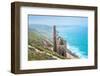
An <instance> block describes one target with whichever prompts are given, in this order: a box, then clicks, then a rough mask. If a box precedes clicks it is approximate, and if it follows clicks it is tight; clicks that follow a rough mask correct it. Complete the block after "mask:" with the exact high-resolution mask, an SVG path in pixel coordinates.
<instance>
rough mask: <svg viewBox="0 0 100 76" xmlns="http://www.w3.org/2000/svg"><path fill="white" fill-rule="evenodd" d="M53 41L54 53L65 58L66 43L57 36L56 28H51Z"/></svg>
mask: <svg viewBox="0 0 100 76" xmlns="http://www.w3.org/2000/svg"><path fill="white" fill-rule="evenodd" d="M53 40H54V49H53V50H54V51H55V52H57V53H58V54H59V55H61V56H64V57H66V41H65V40H64V39H63V38H62V37H60V36H57V32H56V26H53Z"/></svg>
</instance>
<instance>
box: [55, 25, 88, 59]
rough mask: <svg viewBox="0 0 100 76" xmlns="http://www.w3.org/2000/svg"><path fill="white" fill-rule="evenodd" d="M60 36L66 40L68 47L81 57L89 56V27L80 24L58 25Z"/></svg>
mask: <svg viewBox="0 0 100 76" xmlns="http://www.w3.org/2000/svg"><path fill="white" fill-rule="evenodd" d="M56 30H57V33H58V35H59V36H61V37H62V38H63V39H64V40H66V43H67V45H66V47H67V48H68V49H69V50H71V52H72V53H74V54H76V55H78V56H79V57H80V58H88V27H87V26H84V25H83V26H79V25H69V26H68V25H67V26H65V25H64V26H63V25H62V26H56Z"/></svg>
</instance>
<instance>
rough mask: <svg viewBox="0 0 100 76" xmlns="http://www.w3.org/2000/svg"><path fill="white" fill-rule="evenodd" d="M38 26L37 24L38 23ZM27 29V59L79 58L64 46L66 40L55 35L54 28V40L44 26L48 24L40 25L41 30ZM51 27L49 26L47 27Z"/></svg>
mask: <svg viewBox="0 0 100 76" xmlns="http://www.w3.org/2000/svg"><path fill="white" fill-rule="evenodd" d="M38 26H39V25H38ZM33 28H34V29H32V28H31V29H29V32H28V60H29V61H31V60H58V59H73V58H79V57H78V56H77V55H75V54H73V53H72V52H71V51H70V50H69V49H68V48H67V47H66V46H67V42H66V41H65V40H64V39H63V38H62V37H60V36H57V35H56V34H55V33H56V28H55V30H54V32H53V33H54V34H53V35H54V40H55V41H53V40H52V39H51V38H50V37H48V36H50V34H51V31H50V30H49V34H48V32H47V31H46V30H44V28H49V27H48V26H42V28H41V30H37V27H33ZM49 29H51V28H49Z"/></svg>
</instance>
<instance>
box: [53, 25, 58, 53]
mask: <svg viewBox="0 0 100 76" xmlns="http://www.w3.org/2000/svg"><path fill="white" fill-rule="evenodd" d="M56 40H57V38H56V26H55V25H54V26H53V42H54V48H53V50H54V51H55V52H57V41H56Z"/></svg>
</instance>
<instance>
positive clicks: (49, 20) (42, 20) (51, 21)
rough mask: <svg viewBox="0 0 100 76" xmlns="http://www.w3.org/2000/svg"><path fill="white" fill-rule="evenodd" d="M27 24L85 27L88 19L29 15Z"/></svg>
mask: <svg viewBox="0 0 100 76" xmlns="http://www.w3.org/2000/svg"><path fill="white" fill-rule="evenodd" d="M28 21H29V24H45V25H49V26H52V25H82V26H83V25H84V26H85V25H87V24H88V17H79V16H43V15H29V16H28Z"/></svg>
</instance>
